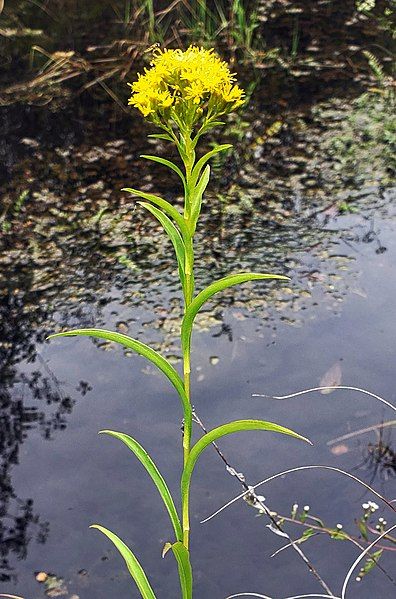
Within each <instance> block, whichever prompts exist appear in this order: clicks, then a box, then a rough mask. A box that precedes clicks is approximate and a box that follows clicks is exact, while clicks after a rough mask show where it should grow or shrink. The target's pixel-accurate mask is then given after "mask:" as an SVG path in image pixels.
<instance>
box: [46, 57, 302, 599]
mask: <svg viewBox="0 0 396 599" xmlns="http://www.w3.org/2000/svg"><path fill="white" fill-rule="evenodd" d="M131 88H132V95H131V97H130V100H129V104H130V105H131V106H134V107H136V108H137V109H138V110H139V111H140V112H141V113H142V115H143V116H144V117H145V118H146V119H147V120H148V121H150V122H151V123H152V124H153V125H155V126H156V127H157V128H158V129H160V130H161V132H160V133H157V134H155V135H154V136H153V137H157V138H159V139H161V140H166V141H168V142H170V143H172V144H174V145H175V146H176V148H177V151H178V153H179V155H180V160H181V164H180V166H179V165H177V164H175V163H174V162H171V161H170V160H168V159H166V158H162V157H160V156H148V155H145V156H142V157H143V158H145V159H147V160H151V161H153V162H156V163H159V164H161V165H164V166H166V167H168V168H169V169H171V170H172V171H174V172H175V173H176V174H177V175H178V177H179V178H180V180H181V184H182V186H183V190H184V210H183V212H181V211H180V210H179V209H178V207H177V206H176V205H173V204H171V203H170V202H168V201H167V200H166V199H164V198H162V197H159V196H157V195H153V194H151V193H146V192H143V191H139V190H137V189H132V188H127V189H125V190H124V191H127V192H129V193H131V194H132V196H134V197H136V198H142V200H143V201H139V204H140V205H141V206H142V207H143V208H144V209H145V210H147V211H148V212H150V214H151V215H152V216H154V218H156V219H157V220H158V221H159V223H160V224H161V226H162V227H163V229H164V232H165V233H166V234H167V235H168V237H169V239H170V241H171V243H172V245H173V248H174V251H175V255H176V260H177V266H178V272H179V278H180V285H181V291H182V298H183V300H182V304H183V306H182V308H183V314H182V319H181V331H180V342H181V348H182V354H183V376H181V375H180V374H179V373H178V372H177V370H176V369H175V368H174V367H173V366H172V365H171V364H170V362H169V361H168V360H167V359H166V358H165V357H164V356H162V355H161V354H159V353H158V352H157V351H155V350H154V349H152V348H151V347H149V346H148V345H145V344H144V343H142V342H141V341H138V340H136V339H133V338H131V337H129V336H127V335H124V334H120V333H117V332H111V331H107V330H101V329H77V330H71V331H67V332H62V333H58V334H56V335H52V337H60V336H72V335H84V336H90V337H97V338H101V339H106V340H109V341H114V342H116V343H119V344H120V345H122V346H124V347H126V348H128V349H132V350H133V351H135V352H136V353H137V354H140V355H142V356H144V357H145V358H146V359H147V360H149V361H150V362H151V363H152V364H154V365H155V366H156V367H157V368H158V369H159V370H160V371H161V372H162V373H163V374H164V375H165V377H166V378H167V379H168V380H169V381H170V383H171V384H172V385H173V387H174V389H175V391H176V393H177V395H178V397H179V400H180V404H181V408H182V414H183V442H182V444H183V468H182V472H181V484H180V496H181V514H179V513H178V510H177V509H176V504H175V502H174V499H173V497H172V495H171V493H170V491H169V488H168V486H167V484H166V482H165V480H164V478H163V477H162V475H161V473H160V472H159V470H158V468H157V467H156V465H155V463H154V461H153V460H152V459H151V457H150V456H149V454H148V453H147V452H146V450H145V449H144V448H143V447H142V446H141V445H140V443H139V442H138V441H137V440H136V439H134V438H132V437H130V436H129V435H128V434H125V433H121V432H115V431H110V430H105V431H101V432H102V433H105V434H107V435H110V436H113V437H115V438H117V439H119V440H120V441H122V442H123V443H124V444H125V445H126V446H127V447H128V448H129V449H130V450H131V451H132V453H133V454H134V455H135V457H136V458H137V459H138V460H139V461H140V462H141V463H142V464H143V466H144V467H145V469H146V471H147V473H148V474H149V476H150V477H151V479H152V481H153V483H154V485H155V486H156V488H157V490H158V492H159V493H160V495H161V498H162V500H163V503H164V507H165V508H166V510H167V512H168V515H169V518H170V521H171V523H172V527H173V534H174V538H173V539H169V542H168V543H166V545H165V547H164V551H163V554H164V555H165V553H167V552H168V551H169V550H171V551H172V552H173V554H174V556H175V558H176V561H177V565H178V570H179V578H180V592H181V595H180V596H181V597H182V598H183V599H191V598H192V596H193V575H192V568H191V563H190V553H189V538H190V518H189V515H190V514H189V512H190V508H189V504H190V501H189V498H190V486H191V477H192V474H193V471H194V467H195V464H196V462H197V459H198V458H199V456H200V454H201V453H202V451H203V450H204V449H205V448H206V447H207V446H208V445H210V444H211V443H213V442H214V441H216V440H217V439H219V438H220V437H223V436H225V435H229V434H231V433H236V432H239V431H247V430H264V431H274V432H277V433H283V434H285V435H291V436H293V437H296V438H298V439H303V440H305V441H307V439H305V438H304V437H302V436H301V435H299V434H297V433H295V432H294V431H292V430H290V429H287V428H285V427H283V426H280V425H278V424H274V423H272V422H266V421H263V420H237V421H233V422H228V423H226V424H223V425H221V426H218V427H217V428H215V429H213V430H211V431H209V432H207V433H206V434H204V435H203V436H202V437H201V438H200V439H199V440H198V441H197V442H196V443H195V444H192V442H191V433H192V425H193V414H194V412H193V407H192V403H191V395H190V354H191V336H192V329H193V324H194V320H195V318H196V316H197V314H198V312H199V311H200V309H201V308H202V306H203V305H204V304H205V303H206V302H207V301H208V300H210V298H211V297H212V296H213V295H214V294H216V293H218V292H220V291H222V290H224V289H226V288H228V287H231V286H233V285H237V284H239V283H244V282H247V281H256V280H257V281H265V280H269V279H278V280H280V281H282V280H286V279H287V277H285V276H282V275H277V274H267V273H256V272H241V273H236V274H230V275H228V276H226V277H224V278H222V279H220V280H218V281H215V282H213V283H212V284H210V285H209V286H208V287H206V288H205V289H201V290H200V291H199V292H197V291H196V289H195V284H194V235H195V231H196V227H197V222H198V219H199V216H200V212H201V205H202V198H203V195H204V192H205V190H206V187H207V185H208V183H209V177H210V167H209V164H208V162H209V160H210V159H211V158H212V157H213V156H215V155H216V154H218V153H219V152H223V151H225V150H227V149H228V148H230V144H221V145H218V146H217V147H215V148H214V149H212V150H211V151H209V152H207V153H206V154H204V155H202V156H200V157H198V156H197V154H196V151H197V147H198V144H199V142H200V140H201V137H202V136H203V135H204V134H205V133H207V132H208V131H209V130H211V129H214V128H215V127H218V126H219V125H221V124H223V123H222V122H221V121H220V120H219V119H220V118H221V117H223V116H224V115H227V114H228V113H230V112H232V111H234V110H236V109H237V108H239V107H240V106H242V104H243V103H244V92H243V90H242V89H241V88H240V87H239V86H238V85H237V84H236V82H235V76H234V75H233V74H232V73H230V71H229V68H228V66H227V64H226V63H225V62H223V61H222V60H221V59H220V58H219V56H218V55H217V54H216V53H215V52H214V51H213V50H205V49H202V48H198V47H195V46H190V47H189V48H188V49H187V50H186V51H182V50H180V49H177V50H163V51H162V50H156V51H155V53H154V55H153V57H152V62H151V66H150V68H146V69H145V71H144V73H142V74H140V75H138V78H137V80H136V81H135V82H134V83H132V84H131ZM93 528H97V529H98V530H100V531H101V532H103V533H104V534H105V535H106V536H107V537H108V538H109V539H110V540H111V541H112V542H113V543H114V545H115V546H116V547H117V549H118V550H119V552H120V553H121V555H122V557H123V558H124V560H125V562H126V565H127V567H128V570H129V572H130V574H131V576H132V578H133V580H134V581H135V583H136V585H137V587H138V589H139V591H140V594H141V596H142V597H143V598H144V599H154V598H155V597H156V594H155V592H154V590H153V588H152V586H151V585H150V582H149V580H148V578H147V576H146V574H145V572H144V570H143V568H142V566H141V565H140V563H139V562H138V560H137V558H136V557H135V555H134V554H133V553H132V551H131V550H130V549H129V548H128V547H127V545H125V544H124V543H123V541H122V540H121V539H120V538H119V537H118V536H116V535H115V534H114V533H113V532H111V531H109V530H107V529H106V528H104V527H103V526H99V525H94V526H93Z"/></svg>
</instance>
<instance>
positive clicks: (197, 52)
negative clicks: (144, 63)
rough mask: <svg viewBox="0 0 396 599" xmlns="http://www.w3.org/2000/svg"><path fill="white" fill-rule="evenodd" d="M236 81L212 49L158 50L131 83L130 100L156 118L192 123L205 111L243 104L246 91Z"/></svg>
mask: <svg viewBox="0 0 396 599" xmlns="http://www.w3.org/2000/svg"><path fill="white" fill-rule="evenodd" d="M234 81H235V78H234V76H233V75H232V74H231V73H230V70H229V68H228V66H227V64H226V63H225V62H224V61H222V60H221V59H220V57H219V56H218V55H217V54H216V53H215V52H214V50H213V49H212V50H205V49H203V48H198V47H197V46H190V47H189V48H188V49H187V50H185V51H184V52H183V51H182V50H163V51H161V50H157V51H156V54H155V55H154V57H153V61H152V63H151V67H150V68H149V69H145V72H144V74H139V75H138V80H137V81H135V82H134V83H132V84H129V85H130V86H131V88H132V95H131V97H130V99H129V102H128V103H129V104H130V105H131V106H135V107H136V108H138V109H139V110H140V112H141V113H142V114H143V116H145V117H148V118H150V119H151V120H154V121H155V120H161V121H163V120H168V119H169V118H171V117H172V116H176V117H178V118H179V120H180V119H181V120H182V121H184V120H188V121H189V122H190V124H193V123H194V121H195V120H196V118H195V117H197V116H199V115H201V114H202V113H203V110H206V111H207V115H208V116H210V117H214V116H216V115H220V114H225V113H228V112H231V111H233V110H235V109H236V108H238V107H239V106H241V104H243V101H244V100H243V97H244V92H243V90H242V89H241V88H240V87H239V86H238V85H236V84H235V83H234Z"/></svg>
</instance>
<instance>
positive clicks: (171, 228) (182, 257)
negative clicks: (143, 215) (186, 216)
mask: <svg viewBox="0 0 396 599" xmlns="http://www.w3.org/2000/svg"><path fill="white" fill-rule="evenodd" d="M139 204H140V205H141V206H143V207H144V208H146V210H148V211H149V212H151V214H153V216H155V218H156V219H157V220H158V221H159V222H160V223H161V225H162V226H163V228H164V229H165V231H166V233H167V234H168V236H169V238H170V240H171V242H172V244H173V247H174V248H175V253H176V258H177V264H178V267H179V275H180V280H181V282H182V286H183V290H184V288H185V280H186V277H185V272H184V265H185V261H186V248H185V246H184V241H183V239H182V236H181V235H180V233H179V231H178V230H177V229H176V227H175V225H174V224H173V223H172V221H171V220H170V218H168V217H167V216H166V214H165V213H164V212H162V211H161V210H159V209H158V208H156V207H155V206H152V205H151V204H148V203H147V202H139Z"/></svg>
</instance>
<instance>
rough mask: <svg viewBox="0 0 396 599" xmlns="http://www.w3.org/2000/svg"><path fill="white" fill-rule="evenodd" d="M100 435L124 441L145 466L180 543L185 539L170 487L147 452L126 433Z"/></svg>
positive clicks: (107, 432) (112, 432) (101, 432)
mask: <svg viewBox="0 0 396 599" xmlns="http://www.w3.org/2000/svg"><path fill="white" fill-rule="evenodd" d="M99 434H105V435H110V436H111V437H115V438H116V439H119V440H120V441H122V442H123V443H124V444H125V445H126V446H127V447H128V448H129V449H130V450H131V451H132V452H133V453H134V454H135V456H136V457H137V459H138V460H139V462H140V463H141V464H143V466H144V467H145V469H146V470H147V472H148V474H149V475H150V477H151V479H152V481H153V483H154V484H155V486H156V487H157V489H158V492H159V494H160V495H161V498H162V501H163V502H164V505H165V507H166V509H167V511H168V514H169V517H170V520H171V522H172V526H173V529H174V531H175V536H176V539H177V540H178V541H181V539H182V538H183V532H182V527H181V524H180V519H179V516H178V513H177V510H176V507H175V504H174V502H173V499H172V495H171V494H170V491H169V489H168V486H167V484H166V482H165V480H164V478H163V477H162V475H161V473H160V472H159V470H158V468H157V466H156V465H155V463H154V462H153V460H152V459H151V457H150V456H149V454H148V453H147V451H146V450H145V449H144V448H143V447H142V446H141V445H140V443H138V442H137V441H136V440H135V439H133V438H132V437H130V436H129V435H126V434H125V433H118V432H116V431H109V430H104V431H100V432H99Z"/></svg>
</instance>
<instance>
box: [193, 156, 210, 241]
mask: <svg viewBox="0 0 396 599" xmlns="http://www.w3.org/2000/svg"><path fill="white" fill-rule="evenodd" d="M209 178H210V166H209V164H207V165H206V167H205V170H204V172H203V173H202V175H201V177H200V179H199V181H198V183H197V186H196V187H195V189H194V191H193V193H192V198H191V221H192V224H193V231H195V227H196V224H197V220H198V217H199V215H200V212H201V205H202V196H203V194H204V192H205V189H206V187H207V185H208V183H209Z"/></svg>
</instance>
